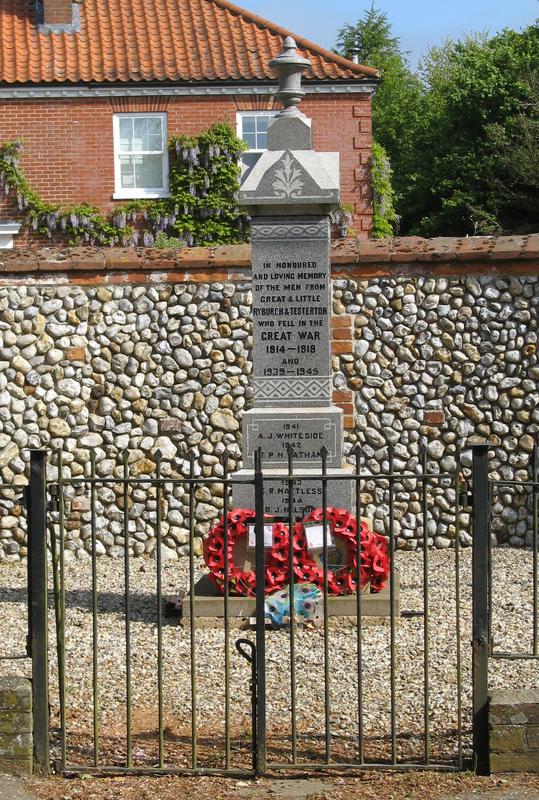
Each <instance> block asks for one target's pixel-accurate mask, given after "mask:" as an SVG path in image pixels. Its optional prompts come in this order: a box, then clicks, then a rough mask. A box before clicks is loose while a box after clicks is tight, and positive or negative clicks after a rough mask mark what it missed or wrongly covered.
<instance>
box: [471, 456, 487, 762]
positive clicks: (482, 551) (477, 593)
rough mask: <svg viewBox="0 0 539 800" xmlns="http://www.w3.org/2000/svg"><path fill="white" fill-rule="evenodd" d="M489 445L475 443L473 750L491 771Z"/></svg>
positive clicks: (478, 760) (476, 760) (473, 466)
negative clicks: (489, 698) (489, 713)
mask: <svg viewBox="0 0 539 800" xmlns="http://www.w3.org/2000/svg"><path fill="white" fill-rule="evenodd" d="M488 449H489V446H488V444H481V445H473V446H472V452H473V465H472V470H473V472H472V477H473V554H472V581H473V583H472V586H473V604H472V605H473V608H472V617H473V623H472V628H473V631H472V637H473V670H472V683H473V752H474V762H475V771H476V773H477V774H478V775H488V774H489V727H488V651H489V642H488V614H489V607H488V571H487V570H485V563H486V561H487V559H488V552H489V542H488V540H489V516H490V493H489V488H490V486H489V479H488Z"/></svg>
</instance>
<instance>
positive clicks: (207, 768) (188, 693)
mask: <svg viewBox="0 0 539 800" xmlns="http://www.w3.org/2000/svg"><path fill="white" fill-rule="evenodd" d="M154 459H155V464H154V470H153V473H152V474H151V475H148V474H142V475H141V474H136V473H135V471H134V470H132V469H131V467H130V463H129V453H125V454H124V458H123V461H122V463H121V465H118V469H117V470H116V472H115V474H114V475H112V476H109V477H107V476H101V475H100V474H99V471H98V465H97V464H96V460H95V457H93V456H92V457H91V459H90V462H89V470H88V473H87V475H85V476H81V477H70V478H66V477H65V475H64V472H65V471H64V469H63V463H62V454H61V453H57V454H56V459H55V460H56V465H57V467H58V480H57V481H56V482H54V483H49V484H48V496H49V498H50V500H49V507H48V509H47V510H45V503H44V499H45V496H46V494H47V493H46V491H45V486H46V483H45V467H46V457H45V454H43V453H37V452H34V453H32V462H31V463H32V467H31V474H32V480H31V486H30V507H31V508H33V512H32V527H33V529H34V533H33V534H32V536H33V540H34V541H36V537H37V539H39V537H40V536H42V537H44V536H45V525H46V523H47V527H48V530H49V536H50V546H51V549H52V552H53V558H52V570H51V572H52V588H53V598H54V609H53V613H52V616H53V617H54V620H55V625H54V627H53V629H52V631H51V640H53V644H54V645H55V646H52V647H51V654H52V657H51V659H50V664H49V666H50V670H51V711H52V716H51V740H50V743H51V751H52V759H53V761H54V763H55V767H56V769H57V770H59V771H62V772H73V773H76V772H85V773H88V772H98V773H111V772H114V773H123V772H130V773H137V772H141V773H154V772H157V773H188V774H226V775H244V776H245V775H252V774H266V773H268V772H273V771H288V772H293V771H294V770H302V771H313V772H314V771H318V770H328V769H339V770H347V769H348V770H349V769H361V768H369V769H372V768H380V769H391V768H400V769H402V768H414V769H448V770H456V769H460V768H462V766H463V765H464V764H465V763H467V762H468V761H469V758H470V756H471V749H470V746H471V740H470V731H471V715H470V713H469V709H470V705H469V704H470V697H469V688H470V686H471V681H469V680H468V678H467V669H468V662H469V658H468V656H469V650H468V649H467V648H466V650H463V649H462V647H461V626H462V624H463V623H462V621H461V617H462V613H463V612H462V603H463V595H466V597H465V598H464V600H465V603H469V599H470V597H469V591H468V587H464V588H463V587H461V579H460V573H461V557H462V556H461V547H460V531H459V519H460V516H459V509H460V506H459V499H460V497H461V495H462V492H461V485H460V482H461V478H460V470H459V469H457V470H456V471H455V473H451V474H443V475H440V474H433V473H429V471H428V470H427V466H428V457H427V454H426V452H423V454H422V456H421V459H420V461H419V462H418V464H417V471H416V472H401V471H400V470H399V469H398V468H397V467H396V466H395V455H394V452H393V451H392V450H391V451H390V452H389V457H388V461H387V464H386V469H385V471H384V472H381V473H380V474H377V475H370V474H366V472H365V471H364V470H363V469H362V467H361V454H360V453H359V452H357V453H356V468H355V470H354V471H353V472H351V474H350V477H349V478H346V479H347V480H352V482H353V484H354V489H355V499H356V502H355V514H356V517H357V518H360V517H362V515H363V514H362V512H363V509H364V506H365V505H366V504H367V503H368V502H370V501H369V498H377V501H378V502H385V503H386V505H387V510H388V514H387V529H386V530H385V533H386V535H387V538H388V542H389V555H390V586H389V596H390V598H389V599H390V600H391V602H390V603H389V617H388V619H387V620H385V621H384V622H383V624H380V625H378V624H377V625H373V624H372V621H371V620H369V619H368V618H366V617H364V615H363V608H362V605H363V604H364V603H365V602H366V600H365V596H364V595H363V593H361V592H358V593H357V595H356V600H355V612H354V614H353V616H352V618H351V619H349V620H348V626H345V627H342V626H341V625H339V626H337V627H336V626H335V624H334V621H333V619H332V618H331V617H330V616H329V604H330V602H331V601H330V598H329V595H328V592H327V577H328V576H327V569H328V568H327V564H328V539H327V530H328V526H327V525H324V526H323V530H324V543H323V554H322V562H323V564H324V585H325V589H326V591H324V592H323V598H322V603H323V614H322V622H321V627H320V628H314V629H309V628H307V627H306V626H303V625H299V624H298V623H297V622H296V620H295V617H294V615H292V618H291V621H290V624H289V625H288V626H287V627H285V628H284V629H281V630H272V629H270V628H268V627H267V625H266V619H265V606H264V600H265V597H264V592H263V581H262V580H261V579H260V577H261V576H263V574H264V559H265V552H264V538H263V528H264V513H263V496H264V491H265V487H266V486H267V484H268V482H269V481H271V480H274V478H270V477H269V476H267V475H265V474H264V472H263V471H262V470H261V468H260V462H259V459H258V460H257V464H256V469H255V471H254V475H253V477H252V480H251V479H249V482H250V483H252V485H253V487H254V491H255V498H256V502H255V506H256V523H255V529H256V549H255V569H256V574H257V578H258V580H257V596H256V613H255V617H256V619H255V620H251V622H252V623H253V624H252V626H248V627H249V629H248V630H247V631H246V632H245V633H240V632H239V631H237V630H236V628H235V624H236V623H235V620H234V619H233V618H232V616H231V614H230V613H229V606H230V602H231V598H230V595H229V592H228V589H225V593H224V597H223V604H224V608H225V612H224V619H223V626H222V630H219V631H215V630H213V629H212V630H211V631H206V630H205V629H204V628H203V627H200V625H199V623H200V620H198V619H197V617H196V611H195V613H192V614H191V616H190V617H189V619H188V621H187V622H188V624H187V626H186V627H178V626H177V624H176V623H174V624H170V623H169V622H168V621H167V620H166V619H164V616H163V597H164V594H165V593H166V591H167V588H170V582H171V580H177V576H178V573H179V572H181V571H182V569H185V568H184V567H182V566H181V564H180V563H179V562H168V561H165V560H164V554H165V550H164V549H162V548H163V546H164V543H165V541H166V535H165V534H166V532H167V527H166V525H164V522H166V520H165V515H166V513H167V503H166V500H167V497H168V498H169V499H170V497H171V496H173V495H174V493H175V492H176V493H177V494H181V496H182V498H183V500H184V502H185V504H186V505H187V506H188V507H189V515H188V518H186V523H187V525H188V537H187V541H186V543H185V545H186V550H188V557H187V558H186V559H185V561H186V562H187V566H186V574H185V585H186V586H187V591H188V596H189V600H190V606H191V609H193V608H194V609H195V610H196V604H197V595H196V594H195V582H196V579H197V577H198V575H199V571H200V561H199V559H198V557H196V556H195V541H196V538H197V537H196V536H195V534H196V533H198V532H199V530H198V529H197V524H198V523H197V521H196V518H195V506H196V502H197V499H198V498H200V497H208V494H207V491H210V492H215V493H216V494H222V502H223V512H224V515H225V518H226V514H227V511H228V510H229V508H230V490H231V488H232V487H233V485H234V483H236V482H237V478H234V477H231V476H230V475H229V474H228V472H227V464H226V460H225V461H224V463H223V469H224V471H223V476H222V477H219V479H215V478H207V477H204V476H203V475H201V474H200V473H197V465H196V463H195V461H194V459H191V461H190V465H189V473H188V474H186V475H180V476H172V475H170V474H164V470H163V465H162V462H161V458H160V457H159V454H157V455H154ZM306 477H308V479H309V480H311V481H312V479H313V476H312V474H309V475H308V476H304V475H302V473H301V467H300V466H298V465H297V464H295V463H294V459H293V455H292V454H291V453H290V454H289V465H288V475H286V476H285V480H286V483H287V486H288V491H289V502H288V505H287V509H286V510H287V516H288V518H289V522H290V523H292V522H293V521H294V520H295V518H296V515H295V510H294V507H293V499H292V498H293V489H294V485H295V483H296V482H298V481H301V480H303V479H306ZM317 480H319V481H320V483H321V486H322V496H323V502H322V505H323V506H325V496H326V487H327V482H328V480H329V478H328V475H327V472H326V469H325V461H324V464H323V467H322V470H321V472H320V475H319V476H317ZM331 480H335V478H334V477H332V478H331ZM403 487H405V488H406V491H408V492H415V495H414V496H416V497H417V498H418V501H417V502H418V506H419V507H418V510H417V519H418V522H419V523H420V525H421V527H422V528H423V531H424V532H426V533H427V536H423V542H422V546H421V547H420V551H421V552H420V554H419V555H412V554H410V555H409V556H408V558H409V559H410V563H412V560H413V564H414V565H415V566H414V570H415V571H414V570H412V573H411V574H412V577H411V578H410V577H408V578H407V580H411V581H412V584H413V585H412V589H413V596H414V598H415V599H414V600H413V603H415V605H414V606H413V607H409V608H405V609H403V613H402V614H400V615H399V614H398V613H397V612H396V607H395V593H396V591H397V580H396V578H397V576H398V574H399V569H401V570H402V565H403V564H404V563H405V561H404V559H405V558H406V557H405V556H403V554H402V553H401V552H400V551H399V550H397V549H396V545H395V542H396V533H397V532H398V531H397V526H398V524H399V522H398V519H397V517H398V516H399V502H400V501H399V497H400V493H401V492H402V491H403ZM111 492H113V493H114V503H115V504H116V506H115V507H116V511H115V512H114V515H113V517H112V521H113V522H114V523H115V525H114V526H113V527H114V530H115V531H116V533H115V539H114V541H115V543H116V544H115V546H116V547H117V548H119V549H120V552H117V553H116V554H117V555H120V556H121V557H120V558H118V559H116V560H114V559H109V558H105V559H100V558H99V557H98V552H99V547H98V542H99V538H98V531H100V532H102V530H103V524H104V517H103V513H102V511H103V502H104V497H105V496H106V497H108V498H109V500H110V498H111ZM448 492H449V496H450V497H452V498H453V501H454V503H453V506H452V508H451V510H450V513H451V516H452V518H453V519H454V526H455V530H454V539H455V547H454V549H452V550H451V551H447V552H446V553H445V555H444V557H443V559H442V560H441V561H440V556H439V555H437V554H436V553H433V552H432V550H431V549H430V548H429V537H431V536H433V535H435V530H434V528H433V522H434V520H433V515H432V505H433V503H434V500H435V499H436V498H437V497H439V496H441V495H444V496H447V494H448ZM141 493H142V495H144V497H145V498H146V501H147V505H148V508H150V510H151V512H152V515H153V517H152V518H153V525H154V532H155V545H156V549H155V559H154V560H153V561H150V560H148V559H141V560H136V559H134V558H133V556H132V553H131V550H130V533H131V531H132V529H133V517H136V515H137V514H140V513H141V502H140V498H141V497H142V495H141ZM133 497H134V498H135V501H133ZM75 507H76V508H79V509H80V508H83V509H85V510H84V512H82V518H81V512H74V511H73V509H74V508H75ZM145 507H146V506H145ZM444 513H446V517H447V514H448V513H449V512H444ZM77 514H79V517H78V518H77ZM400 519H401V522H402V514H401V516H400ZM109 522H110V520H109ZM77 526H78V530H79V533H80V531H82V530H83V529H84V530H85V531H86V534H85V535H86V536H87V540H86V541H87V550H88V553H89V555H88V560H87V562H83V563H82V565H81V564H80V563H77V564H72V563H71V561H72V560H73V558H72V556H71V557H69V558H68V553H69V552H70V550H69V547H70V541H71V536H72V535H73V534H72V532H73V530H74V529H76V528H77ZM227 537H228V531H227V526H226V525H225V540H227ZM42 541H43V542H45V538H43V539H42ZM358 544H359V547H361V543H360V542H358ZM42 549H43V552H44V545H43V548H42ZM225 552H226V553H228V548H227V547H225ZM292 557H293V556H292V554H291V555H290V558H292ZM227 559H228V556H227ZM68 561H69V562H70V563H68ZM438 561H439V562H440V564H441V565H442V566H440V565H439V564H437V563H433V562H438ZM227 563H228V561H227ZM44 566H46V564H44V563H43V562H41V565H40V569H41V567H44ZM141 567H142V569H143V570H144V571H142V572H141ZM442 568H443V569H444V570H446V571H447V570H450V571H451V584H449V583H448V582H447V581H446V582H445V589H444V591H445V592H446V593H447V598H443V599H444V604H443V613H442V614H441V612H440V609H441V608H442V606H441V605H440V596H439V595H440V593H439V592H437V591H436V590H435V589H436V586H435V585H434V586H433V582H434V581H436V574H437V570H438V572H439V570H440V569H442ZM226 569H228V566H226ZM107 571H108V572H107ZM105 573H107V574H105ZM150 573H151V574H150ZM105 579H106V580H107V581H109V585H108V591H105V590H102V589H101V584H102V582H104V581H105ZM74 582H75V583H74ZM84 582H86V583H84ZM110 582H112V585H113V587H114V591H112V592H111V591H110ZM83 583H84V585H82V584H83ZM225 585H226V584H225ZM150 587H151V588H150ZM290 588H291V592H292V594H293V592H294V587H293V586H291V587H290ZM33 589H34V591H33V594H34V595H35V597H36V602H37V603H38V606H39V598H40V596H41V605H42V606H43V605H44V603H43V594H41V595H40V592H39V587H38V586H36V584H34V587H33ZM433 589H434V591H433ZM448 604H449V605H448ZM451 609H452V610H451ZM38 611H39V614H43V609H42V608H41V609H39V608H38ZM36 619H37V617H36ZM441 626H445V628H447V629H448V630H449V632H450V634H449V636H447V635H445V638H443V639H442V638H440V636H439V635H438V632H439V631H440V630H441ZM406 631H408V633H406ZM410 631H412V634H410V633H409V632H410ZM44 636H45V632H42V638H41V646H42V647H43V646H44V644H45V642H44V638H43V637H44ZM448 643H449V645H448ZM440 647H443V648H445V650H447V652H445V650H444V675H443V678H442V676H441V675H440V667H439V655H440V654H439V652H438V653H437V648H440ZM120 653H121V654H122V656H123V658H122V659H121V663H120V660H119V654H120ZM217 654H219V657H218V656H217ZM247 661H250V663H247ZM45 672H46V671H45ZM412 673H413V674H412ZM463 677H464V681H463ZM409 681H410V683H408V682H409ZM463 685H464V688H465V690H466V694H465V695H464V693H463ZM440 698H441V699H440ZM440 704H442V706H441V705H440ZM444 704H445V705H444ZM210 712H211V713H210ZM43 725H44V720H42V724H41V729H40V730H43Z"/></svg>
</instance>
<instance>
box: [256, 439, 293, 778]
mask: <svg viewBox="0 0 539 800" xmlns="http://www.w3.org/2000/svg"><path fill="white" fill-rule="evenodd" d="M254 477H255V548H256V549H255V569H256V708H257V713H256V743H255V745H256V750H255V763H256V773H257V775H263V774H264V772H265V771H266V609H265V600H266V591H265V590H266V587H265V583H266V574H265V559H266V552H265V548H264V476H263V474H262V452H261V450H260V448H258V450H257V451H256V452H255V476H254ZM290 546H292V545H290Z"/></svg>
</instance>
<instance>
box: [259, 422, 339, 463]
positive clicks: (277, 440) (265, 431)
mask: <svg viewBox="0 0 539 800" xmlns="http://www.w3.org/2000/svg"><path fill="white" fill-rule="evenodd" d="M332 417H333V418H332ZM341 428H342V423H341V416H340V415H339V414H338V413H337V414H332V415H331V416H330V415H329V414H326V415H317V416H311V417H309V418H301V417H299V416H294V415H284V416H281V415H279V416H278V417H276V418H274V419H267V418H266V419H264V418H257V417H256V415H255V416H254V418H250V419H248V420H247V421H246V423H245V428H244V437H245V439H244V442H245V444H244V448H245V450H244V459H245V464H246V466H248V467H252V466H253V463H254V453H255V450H256V449H257V448H258V447H260V448H261V451H262V465H263V466H281V467H282V466H284V465H286V464H287V463H288V451H287V445H291V446H292V448H293V450H294V462H293V463H294V465H295V464H297V465H298V467H297V468H298V469H301V465H305V464H320V463H321V456H320V450H321V448H322V447H325V448H326V449H327V451H328V456H327V465H328V467H333V466H340V465H341V437H342V430H341Z"/></svg>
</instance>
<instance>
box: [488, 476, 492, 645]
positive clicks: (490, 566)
mask: <svg viewBox="0 0 539 800" xmlns="http://www.w3.org/2000/svg"><path fill="white" fill-rule="evenodd" d="M488 491H489V498H490V496H491V495H490V493H491V491H492V487H491V486H490V484H489V489H488ZM489 510H490V509H489ZM488 528H489V530H488V542H487V596H488V601H487V608H488V616H487V640H488V646H489V648H490V645H491V642H492V616H493V608H494V605H493V603H492V591H493V588H492V587H493V586H494V580H493V569H494V565H493V558H492V537H491V535H490V514H489V515H488Z"/></svg>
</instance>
